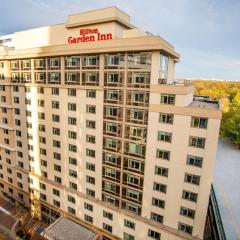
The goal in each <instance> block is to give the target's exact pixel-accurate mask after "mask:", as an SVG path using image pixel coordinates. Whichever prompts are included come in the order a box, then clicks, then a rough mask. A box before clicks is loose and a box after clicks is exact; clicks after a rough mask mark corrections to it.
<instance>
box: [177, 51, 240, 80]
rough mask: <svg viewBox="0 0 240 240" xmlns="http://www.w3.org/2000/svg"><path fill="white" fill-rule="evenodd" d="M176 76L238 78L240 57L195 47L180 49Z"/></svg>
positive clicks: (239, 74) (239, 75) (239, 78)
mask: <svg viewBox="0 0 240 240" xmlns="http://www.w3.org/2000/svg"><path fill="white" fill-rule="evenodd" d="M181 52H182V55H181V62H180V63H178V65H177V67H176V69H177V71H176V76H177V77H178V78H182V77H194V78H195V77H200V78H216V79H227V80H240V59H239V58H234V57H229V56H226V55H221V54H218V53H213V52H203V51H199V50H197V49H186V48H183V49H181Z"/></svg>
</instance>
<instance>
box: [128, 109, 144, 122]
mask: <svg viewBox="0 0 240 240" xmlns="http://www.w3.org/2000/svg"><path fill="white" fill-rule="evenodd" d="M147 121H148V111H147V110H141V109H129V108H128V109H126V122H129V123H135V124H142V125H147Z"/></svg>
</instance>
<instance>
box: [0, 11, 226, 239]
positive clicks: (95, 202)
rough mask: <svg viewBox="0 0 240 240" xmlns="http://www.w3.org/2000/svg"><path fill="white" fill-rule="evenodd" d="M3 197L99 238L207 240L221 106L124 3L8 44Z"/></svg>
mask: <svg viewBox="0 0 240 240" xmlns="http://www.w3.org/2000/svg"><path fill="white" fill-rule="evenodd" d="M0 44H1V45H2V46H1V47H0V191H1V193H2V194H3V195H5V196H9V197H11V198H13V199H15V201H17V202H19V203H22V204H24V205H26V206H28V207H29V208H30V209H31V211H32V214H33V215H36V216H38V217H39V218H40V219H42V221H44V222H45V223H47V224H51V223H52V222H54V221H55V220H56V219H57V218H58V217H59V216H65V217H67V218H69V219H72V220H74V221H76V222H78V223H79V224H81V225H82V226H85V227H86V228H88V229H91V230H92V231H94V232H96V233H97V234H98V236H99V239H101V238H102V239H125V240H141V239H144V240H145V239H149V240H150V239H164V240H175V239H188V240H194V239H203V231H204V224H205V219H206V214H207V207H208V200H209V193H210V187H211V182H212V174H213V166H214V160H215V153H216V146H217V142H218V132H219V126H220V120H221V109H220V105H219V103H218V102H215V101H212V100H210V99H207V98H205V97H196V96H193V91H194V88H193V86H192V85H191V84H190V83H188V82H182V83H176V82H175V81H174V68H175V63H177V62H178V61H179V54H178V53H176V52H175V50H174V47H173V46H172V45H170V44H169V43H168V42H167V41H165V40H164V39H162V38H161V37H159V36H152V35H149V34H146V33H144V32H142V31H141V30H139V29H138V28H136V27H134V26H133V25H131V23H130V17H129V16H128V15H127V14H126V13H124V12H122V11H121V10H119V9H118V8H115V7H110V8H105V9H100V10H95V11H89V12H84V13H79V14H75V15H70V16H69V17H68V21H67V22H66V23H63V24H58V25H53V26H47V27H41V28H36V29H30V30H26V31H21V32H16V33H14V34H12V35H10V36H8V37H1V38H0Z"/></svg>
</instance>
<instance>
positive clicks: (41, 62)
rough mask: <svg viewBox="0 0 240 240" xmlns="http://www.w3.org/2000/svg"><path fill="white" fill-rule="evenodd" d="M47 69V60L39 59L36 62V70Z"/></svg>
mask: <svg viewBox="0 0 240 240" xmlns="http://www.w3.org/2000/svg"><path fill="white" fill-rule="evenodd" d="M45 67H46V60H45V59H44V58H39V59H35V60H34V68H35V69H44V68H45Z"/></svg>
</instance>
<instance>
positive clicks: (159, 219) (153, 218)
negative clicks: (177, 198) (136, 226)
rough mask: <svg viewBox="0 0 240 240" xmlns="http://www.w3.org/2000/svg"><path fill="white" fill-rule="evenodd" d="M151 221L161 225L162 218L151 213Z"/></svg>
mask: <svg viewBox="0 0 240 240" xmlns="http://www.w3.org/2000/svg"><path fill="white" fill-rule="evenodd" d="M151 219H152V220H153V221H156V222H159V223H163V216H162V215H159V214H157V213H154V212H151Z"/></svg>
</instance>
